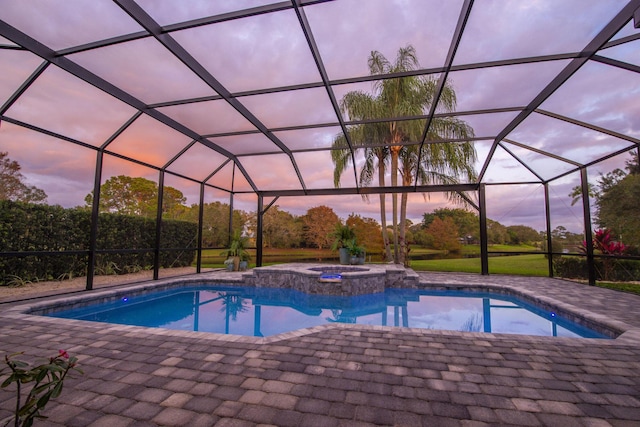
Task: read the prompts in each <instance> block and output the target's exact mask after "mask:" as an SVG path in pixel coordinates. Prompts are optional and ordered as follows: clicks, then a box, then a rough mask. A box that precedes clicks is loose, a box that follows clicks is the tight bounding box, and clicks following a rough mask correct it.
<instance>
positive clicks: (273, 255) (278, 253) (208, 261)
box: [202, 248, 338, 268]
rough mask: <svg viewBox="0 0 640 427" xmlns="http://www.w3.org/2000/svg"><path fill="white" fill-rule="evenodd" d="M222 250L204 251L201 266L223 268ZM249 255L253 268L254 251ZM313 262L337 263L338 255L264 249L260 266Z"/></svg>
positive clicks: (307, 250)
mask: <svg viewBox="0 0 640 427" xmlns="http://www.w3.org/2000/svg"><path fill="white" fill-rule="evenodd" d="M222 251H223V250H222V249H206V250H203V251H202V266H203V267H205V268H224V260H225V257H224V256H223V255H220V253H221V252H222ZM247 251H248V252H249V254H251V261H249V266H250V267H253V266H255V260H256V251H255V249H248V250H247ZM310 259H315V260H318V261H320V260H327V259H335V260H336V262H337V261H338V253H337V252H336V251H332V250H330V249H322V250H321V249H309V248H303V249H297V248H295V249H277V248H276V249H274V248H265V249H263V251H262V265H271V264H279V263H283V262H300V261H303V260H304V261H307V262H308V261H309V260H310Z"/></svg>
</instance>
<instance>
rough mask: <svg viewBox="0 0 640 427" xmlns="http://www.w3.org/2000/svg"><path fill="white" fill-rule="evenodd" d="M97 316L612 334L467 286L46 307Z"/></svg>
mask: <svg viewBox="0 0 640 427" xmlns="http://www.w3.org/2000/svg"><path fill="white" fill-rule="evenodd" d="M48 315H49V316H53V317H63V318H73V319H81V320H88V321H96V322H107V323H117V324H126V325H135V326H145V327H161V328H168V329H175V330H185V331H202V332H215V333H221V334H233V335H245V336H258V337H263V336H271V335H276V334H279V333H283V332H290V331H293V330H298V329H303V328H309V327H313V326H318V325H324V324H330V323H334V322H342V323H357V324H365V325H382V326H398V327H412V328H425V329H441V330H453V331H466V332H492V333H507V334H524V335H542V336H562V337H585V338H608V337H606V336H604V335H602V334H600V333H598V332H596V331H593V330H590V329H587V328H585V327H583V326H581V325H578V324H576V323H573V322H570V321H568V320H566V319H563V318H562V317H561V316H557V315H556V314H555V313H553V312H548V311H546V312H545V311H543V310H541V309H538V308H536V307H534V306H532V305H529V304H527V303H524V302H522V301H519V300H518V299H516V298H513V297H509V296H504V295H496V294H489V293H477V292H466V291H465V292H463V291H424V290H414V289H387V290H386V291H385V292H384V293H378V294H372V295H361V296H354V297H340V296H328V295H308V294H304V293H301V292H298V291H294V290H290V289H274V288H254V287H235V286H233V287H232V286H217V285H202V286H191V287H187V288H184V287H183V288H176V289H171V290H166V291H158V292H151V293H148V294H146V295H140V296H132V297H126V296H125V297H122V298H120V299H119V300H118V301H115V302H111V303H103V304H94V305H89V306H86V307H82V308H77V309H73V310H66V311H58V312H54V313H50V314H48Z"/></svg>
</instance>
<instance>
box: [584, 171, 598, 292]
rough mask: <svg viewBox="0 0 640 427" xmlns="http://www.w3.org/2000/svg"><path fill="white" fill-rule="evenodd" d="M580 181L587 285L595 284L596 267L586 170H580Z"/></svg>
mask: <svg viewBox="0 0 640 427" xmlns="http://www.w3.org/2000/svg"><path fill="white" fill-rule="evenodd" d="M580 180H581V184H582V210H583V215H584V239H585V242H586V246H587V271H588V274H589V284H590V285H592V286H593V285H595V284H596V266H595V259H594V257H593V233H592V232H591V208H590V206H589V181H588V180H587V168H586V167H582V168H580Z"/></svg>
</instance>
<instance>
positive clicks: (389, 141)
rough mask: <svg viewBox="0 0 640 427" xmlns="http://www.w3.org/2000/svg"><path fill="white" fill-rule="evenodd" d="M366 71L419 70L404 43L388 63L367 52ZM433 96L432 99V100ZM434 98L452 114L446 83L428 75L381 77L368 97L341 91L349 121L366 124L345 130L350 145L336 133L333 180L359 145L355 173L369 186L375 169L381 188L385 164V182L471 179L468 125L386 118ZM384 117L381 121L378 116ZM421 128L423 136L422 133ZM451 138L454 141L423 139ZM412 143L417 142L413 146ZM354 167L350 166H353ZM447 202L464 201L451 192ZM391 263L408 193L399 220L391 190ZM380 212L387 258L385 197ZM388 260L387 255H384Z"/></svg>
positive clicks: (401, 242)
mask: <svg viewBox="0 0 640 427" xmlns="http://www.w3.org/2000/svg"><path fill="white" fill-rule="evenodd" d="M368 66H369V72H370V74H371V75H377V74H384V73H404V72H407V71H412V70H415V69H419V68H420V65H419V62H418V58H417V56H416V51H415V48H414V47H413V46H411V45H408V46H406V47H404V48H400V49H398V53H397V56H396V59H395V61H394V62H390V61H389V60H387V58H385V57H384V55H382V54H381V53H380V52H378V51H372V52H371V55H370V56H369V59H368ZM436 96H437V97H438V98H437V99H436ZM434 102H438V108H439V110H440V111H442V112H453V111H455V108H456V95H455V91H454V89H453V87H452V86H451V84H450V83H449V82H447V83H445V85H444V86H442V87H440V86H439V85H438V81H437V79H436V78H434V77H433V76H410V77H401V78H395V79H382V80H377V81H375V82H374V83H373V95H370V94H368V93H365V92H362V91H352V92H349V93H347V94H346V95H345V96H344V97H343V98H342V100H341V103H340V107H341V109H342V111H343V113H345V114H346V115H347V116H348V117H349V119H351V120H364V121H370V120H374V122H369V123H365V124H361V125H357V126H352V127H351V128H350V129H349V135H350V141H351V144H352V147H349V146H348V141H347V137H346V135H344V134H339V135H338V136H337V137H336V138H335V139H334V143H333V148H334V150H333V151H332V154H331V156H332V161H333V163H334V184H335V185H336V186H338V185H339V183H340V176H341V174H342V173H343V172H344V171H346V169H347V168H348V166H349V164H350V163H353V162H354V159H353V157H352V154H351V149H350V148H354V146H355V148H362V149H363V150H362V151H363V153H364V157H365V163H364V164H363V166H362V169H361V171H360V184H361V185H365V186H366V185H369V184H370V183H371V182H372V180H373V177H374V175H375V171H377V172H378V185H379V186H381V187H384V186H385V176H386V171H387V167H388V166H389V167H390V178H391V186H393V187H395V186H397V185H398V177H399V176H400V178H401V185H403V186H409V185H412V184H413V183H414V182H415V183H418V182H419V183H421V184H453V183H457V182H458V180H459V179H460V178H463V179H467V180H473V179H475V171H474V170H473V165H474V163H475V159H476V152H475V148H474V146H473V144H472V143H471V142H469V141H468V140H469V139H470V138H471V137H472V136H473V135H474V133H473V129H472V128H471V127H470V126H469V125H468V124H467V123H466V122H464V121H462V120H460V119H457V118H455V117H450V116H449V117H436V118H434V119H433V120H432V121H431V122H430V127H429V128H428V129H425V126H424V122H423V121H421V120H395V119H391V120H389V118H396V117H413V116H419V115H422V114H425V112H426V111H427V110H428V109H429V107H430V106H431V104H432V103H434ZM382 119H385V120H382ZM425 131H427V132H426V134H425ZM448 138H454V139H458V140H460V141H461V142H460V143H458V144H443V143H437V142H433V143H428V144H422V142H424V141H437V140H441V139H448ZM416 142H418V144H416ZM354 166H355V165H354ZM449 196H450V197H451V198H452V200H456V201H458V200H464V199H462V198H458V197H459V195H457V194H456V193H451V194H449ZM391 197H392V203H393V239H394V256H393V258H394V261H395V262H397V263H404V261H405V258H406V255H407V252H408V246H407V239H406V231H407V228H408V227H407V226H406V220H407V218H406V214H407V202H408V196H407V194H406V193H403V194H402V195H401V201H400V224H398V222H397V217H398V195H397V194H396V193H394V194H392V196H391ZM380 215H381V220H382V231H383V238H384V245H385V249H386V256H387V258H390V257H391V252H390V249H389V244H388V243H387V242H388V237H387V230H386V212H385V199H384V196H383V195H381V196H380ZM388 260H390V259H388Z"/></svg>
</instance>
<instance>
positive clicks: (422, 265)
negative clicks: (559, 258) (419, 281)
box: [411, 255, 549, 276]
mask: <svg viewBox="0 0 640 427" xmlns="http://www.w3.org/2000/svg"><path fill="white" fill-rule="evenodd" d="M548 266H549V264H548V262H547V259H546V258H545V257H544V255H513V256H501V257H490V258H489V273H490V274H513V275H516V276H547V275H548V274H549V270H548V268H549V267H548ZM411 268H413V269H414V270H416V271H450V272H460V273H480V271H481V266H480V258H459V259H434V260H416V261H411Z"/></svg>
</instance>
